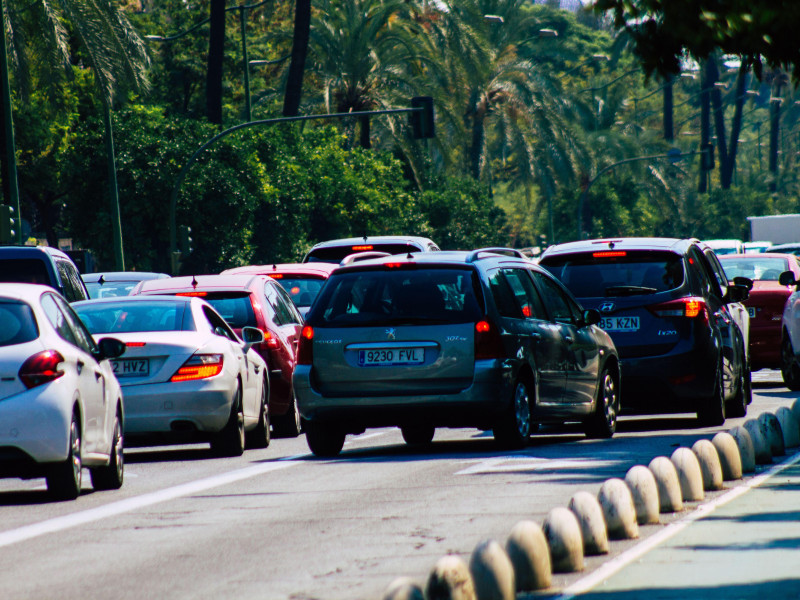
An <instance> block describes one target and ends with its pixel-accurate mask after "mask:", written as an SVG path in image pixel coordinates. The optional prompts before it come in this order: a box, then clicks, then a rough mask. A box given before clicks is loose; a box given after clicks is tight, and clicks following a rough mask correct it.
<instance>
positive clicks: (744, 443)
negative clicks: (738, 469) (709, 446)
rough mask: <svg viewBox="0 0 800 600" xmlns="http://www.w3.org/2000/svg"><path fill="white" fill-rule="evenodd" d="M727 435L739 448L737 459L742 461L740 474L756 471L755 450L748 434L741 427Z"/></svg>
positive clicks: (735, 428) (733, 429)
mask: <svg viewBox="0 0 800 600" xmlns="http://www.w3.org/2000/svg"><path fill="white" fill-rule="evenodd" d="M729 433H730V434H731V437H733V439H734V440H735V441H736V446H737V448H739V458H740V459H741V461H742V473H753V472H755V470H756V450H755V446H754V445H753V438H751V437H750V432H749V431H747V429H745V428H744V427H742V426H736V427H734V428H732V429H731V430H730V431H729Z"/></svg>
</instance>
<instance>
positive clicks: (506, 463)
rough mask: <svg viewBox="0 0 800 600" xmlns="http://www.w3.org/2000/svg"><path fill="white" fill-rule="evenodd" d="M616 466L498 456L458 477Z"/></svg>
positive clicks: (577, 460)
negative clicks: (478, 474)
mask: <svg viewBox="0 0 800 600" xmlns="http://www.w3.org/2000/svg"><path fill="white" fill-rule="evenodd" d="M612 464H614V461H609V460H593V459H580V458H538V457H535V456H497V457H495V458H489V459H487V460H481V461H480V462H478V463H477V464H475V465H473V466H471V467H467V468H466V469H462V470H461V471H457V472H456V473H455V474H456V475H475V474H477V473H510V472H514V471H544V470H556V469H571V468H580V469H587V468H599V467H607V466H609V465H612Z"/></svg>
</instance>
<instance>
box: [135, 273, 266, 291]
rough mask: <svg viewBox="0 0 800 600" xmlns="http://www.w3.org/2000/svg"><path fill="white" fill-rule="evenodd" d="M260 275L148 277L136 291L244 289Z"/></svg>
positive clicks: (261, 278)
mask: <svg viewBox="0 0 800 600" xmlns="http://www.w3.org/2000/svg"><path fill="white" fill-rule="evenodd" d="M265 279H266V277H264V276H261V275H249V274H245V275H188V276H184V277H170V278H168V279H150V280H148V281H142V282H141V283H140V284H139V288H138V293H140V294H150V293H153V294H158V293H161V292H164V293H169V292H176V291H187V290H188V291H192V290H203V291H209V290H214V291H245V290H249V289H250V286H251V285H252V284H253V283H254V282H256V281H259V280H260V281H263V280H265Z"/></svg>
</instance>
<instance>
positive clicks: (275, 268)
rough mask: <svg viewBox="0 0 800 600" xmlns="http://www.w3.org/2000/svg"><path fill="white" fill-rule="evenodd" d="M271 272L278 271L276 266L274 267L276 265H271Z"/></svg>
mask: <svg viewBox="0 0 800 600" xmlns="http://www.w3.org/2000/svg"><path fill="white" fill-rule="evenodd" d="M272 270H273V271H277V270H278V265H276V264H274V263H273V265H272Z"/></svg>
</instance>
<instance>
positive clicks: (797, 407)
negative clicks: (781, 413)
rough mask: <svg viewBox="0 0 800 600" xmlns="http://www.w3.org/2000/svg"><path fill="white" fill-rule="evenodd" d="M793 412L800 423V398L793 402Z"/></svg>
mask: <svg viewBox="0 0 800 600" xmlns="http://www.w3.org/2000/svg"><path fill="white" fill-rule="evenodd" d="M792 414H793V415H794V418H795V419H797V422H798V423H800V398H798V399H797V400H795V401H794V402H792Z"/></svg>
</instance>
